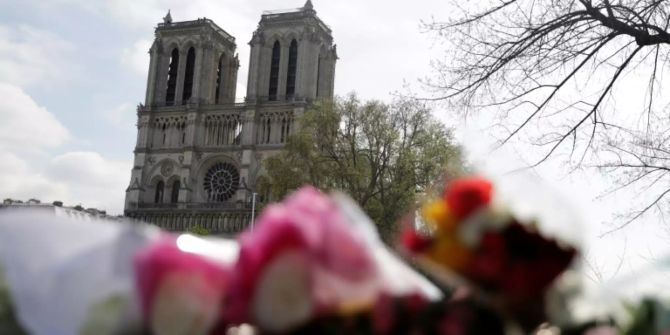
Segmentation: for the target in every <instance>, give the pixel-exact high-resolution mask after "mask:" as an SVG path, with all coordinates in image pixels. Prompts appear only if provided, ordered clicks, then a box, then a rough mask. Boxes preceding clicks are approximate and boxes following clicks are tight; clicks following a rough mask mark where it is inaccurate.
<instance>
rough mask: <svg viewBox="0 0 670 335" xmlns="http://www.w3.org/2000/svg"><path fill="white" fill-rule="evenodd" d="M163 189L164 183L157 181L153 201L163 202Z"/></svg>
mask: <svg viewBox="0 0 670 335" xmlns="http://www.w3.org/2000/svg"><path fill="white" fill-rule="evenodd" d="M164 191H165V183H163V181H162V180H161V181H159V182H158V184H156V194H154V203H157V204H160V203H163V192H164Z"/></svg>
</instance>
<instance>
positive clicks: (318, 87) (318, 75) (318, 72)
mask: <svg viewBox="0 0 670 335" xmlns="http://www.w3.org/2000/svg"><path fill="white" fill-rule="evenodd" d="M320 84H321V56H320V55H319V60H318V61H317V63H316V96H317V97H318V96H319V91H320V90H321V85H320Z"/></svg>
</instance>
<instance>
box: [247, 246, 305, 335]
mask: <svg viewBox="0 0 670 335" xmlns="http://www.w3.org/2000/svg"><path fill="white" fill-rule="evenodd" d="M309 269H310V266H309V260H308V255H306V254H305V253H303V252H300V250H290V251H287V252H283V253H281V254H280V255H278V256H277V257H276V258H275V259H274V260H272V261H271V262H270V263H268V264H267V266H266V267H265V270H264V271H263V273H262V274H261V275H260V278H258V283H257V286H256V293H255V294H254V297H253V301H252V311H253V318H254V321H255V322H256V323H257V325H258V326H259V327H260V328H261V329H264V330H266V331H268V332H272V333H281V332H284V331H287V330H289V329H291V328H293V327H296V326H299V325H300V324H301V323H304V322H306V321H307V320H309V319H310V317H311V316H312V311H313V304H312V297H311V294H310V292H311V287H310V273H309Z"/></svg>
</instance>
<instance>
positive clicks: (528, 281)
mask: <svg viewBox="0 0 670 335" xmlns="http://www.w3.org/2000/svg"><path fill="white" fill-rule="evenodd" d="M502 234H503V236H504V238H505V241H506V242H507V245H508V253H509V265H508V269H507V270H506V271H505V272H506V273H507V275H506V276H505V281H504V282H503V283H502V288H503V290H504V291H505V292H506V294H507V295H508V296H510V297H515V298H518V299H531V298H535V297H537V296H539V295H541V294H542V293H543V292H544V290H546V289H547V287H548V286H549V285H550V284H551V283H552V282H553V281H554V279H556V277H558V276H559V275H560V274H561V273H562V272H563V271H565V269H566V268H567V267H568V266H569V265H570V263H571V262H572V259H573V258H574V256H575V254H576V251H575V250H574V249H572V248H562V247H561V246H559V245H558V243H556V241H554V240H550V239H547V238H545V237H543V236H542V235H540V234H539V233H537V232H533V231H529V230H527V228H526V227H524V226H523V225H521V224H519V223H514V224H512V225H510V226H508V227H507V228H506V229H505V230H504V231H503V232H502Z"/></svg>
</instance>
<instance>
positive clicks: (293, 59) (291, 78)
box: [286, 40, 298, 98]
mask: <svg viewBox="0 0 670 335" xmlns="http://www.w3.org/2000/svg"><path fill="white" fill-rule="evenodd" d="M297 69H298V41H296V40H293V41H291V46H290V47H289V48H288V75H287V77H286V97H287V98H292V97H293V96H294V95H295V76H296V71H297Z"/></svg>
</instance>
